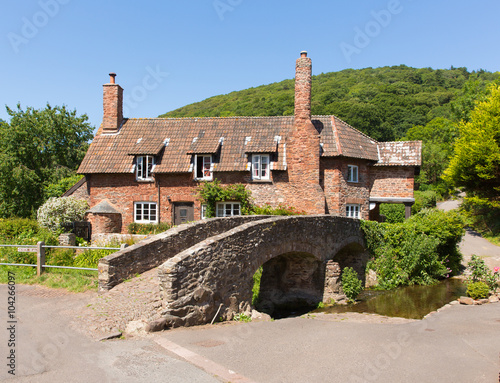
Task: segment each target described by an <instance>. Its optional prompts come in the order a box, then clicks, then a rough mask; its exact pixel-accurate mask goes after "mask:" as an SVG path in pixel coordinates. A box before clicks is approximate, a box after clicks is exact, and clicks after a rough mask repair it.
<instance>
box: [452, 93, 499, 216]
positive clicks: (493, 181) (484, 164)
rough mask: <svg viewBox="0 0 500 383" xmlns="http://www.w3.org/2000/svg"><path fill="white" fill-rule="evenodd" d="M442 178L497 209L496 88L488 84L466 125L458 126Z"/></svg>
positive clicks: (497, 133) (497, 106)
mask: <svg viewBox="0 0 500 383" xmlns="http://www.w3.org/2000/svg"><path fill="white" fill-rule="evenodd" d="M445 178H446V179H447V180H449V181H450V182H452V183H453V185H455V186H457V187H463V188H464V189H465V190H466V191H467V192H468V194H469V195H472V196H476V197H479V198H484V199H487V200H489V201H490V202H494V203H498V205H499V207H500V85H491V86H490V88H489V95H488V97H487V98H486V99H485V100H484V101H479V102H478V103H477V104H476V107H475V109H474V110H472V112H471V113H470V119H469V121H468V122H462V123H461V124H460V125H459V138H458V139H457V141H456V143H455V152H454V155H453V157H452V158H451V160H450V165H449V167H448V168H447V169H446V171H445Z"/></svg>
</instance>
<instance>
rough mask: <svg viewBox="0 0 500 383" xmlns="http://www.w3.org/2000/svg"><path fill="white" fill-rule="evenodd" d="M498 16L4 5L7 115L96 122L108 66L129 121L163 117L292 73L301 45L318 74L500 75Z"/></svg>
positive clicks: (229, 4) (349, 7) (0, 110)
mask: <svg viewBox="0 0 500 383" xmlns="http://www.w3.org/2000/svg"><path fill="white" fill-rule="evenodd" d="M499 14H500V2H499V1H498V0H483V1H474V2H473V1H470V0H469V1H463V0H454V1H451V0H445V1H435V0H434V1H430V0H390V1H378V0H373V1H368V0H354V1H340V0H330V1H325V0H310V1H308V2H306V1H298V0H277V1H269V0H265V1H264V0H215V1H214V0H192V1H186V0H184V1H180V0H176V1H171V0H167V1H150V0H144V1H140V2H139V1H131V0H122V1H115V0H110V1H103V0H100V1H97V0H85V1H84V0H40V1H33V0H23V1H2V4H1V13H0V52H1V56H0V57H1V59H0V96H1V97H0V118H2V119H8V115H7V113H6V112H5V107H4V105H9V106H11V107H15V105H16V104H17V103H18V102H20V103H21V105H22V107H23V108H26V107H27V106H33V107H36V108H44V107H45V104H46V103H47V102H49V103H50V104H51V105H62V104H64V105H66V106H68V107H69V108H70V109H76V110H77V112H78V114H83V113H86V114H87V115H88V116H89V118H90V123H91V124H92V125H94V126H95V127H98V125H99V124H100V122H101V119H102V84H104V83H107V82H108V80H109V76H108V73H109V72H116V73H117V75H118V76H117V78H116V79H117V82H118V83H119V84H120V85H121V86H122V87H123V88H124V90H125V95H126V96H128V97H129V100H128V101H127V105H126V107H127V109H126V115H125V117H156V116H158V115H159V114H161V113H165V112H168V111H170V110H173V109H176V108H178V107H181V106H183V105H186V104H190V103H193V102H196V101H201V100H203V99H205V98H207V97H211V96H214V95H218V94H225V93H229V92H231V91H235V90H241V89H245V88H249V87H254V86H259V85H262V84H269V83H272V82H277V81H281V80H283V79H287V78H293V76H294V66H295V59H296V58H297V57H299V53H300V51H301V50H307V51H308V52H309V57H311V58H312V60H313V73H314V74H319V73H322V72H331V71H339V70H342V69H346V68H365V67H380V66H386V65H399V64H405V65H408V66H413V67H419V68H421V67H432V68H450V66H452V65H453V66H455V67H462V66H464V67H467V68H468V69H469V70H474V69H481V68H482V69H486V70H488V71H494V72H495V71H499V70H500V50H499V49H498V47H499V40H498V38H499V36H500V22H499V21H498V15H499ZM151 73H153V75H152V74H151ZM313 92H314V89H313Z"/></svg>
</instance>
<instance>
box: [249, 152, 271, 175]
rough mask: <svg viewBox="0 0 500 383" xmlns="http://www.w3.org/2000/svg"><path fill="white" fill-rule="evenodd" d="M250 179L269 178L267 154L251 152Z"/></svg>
mask: <svg viewBox="0 0 500 383" xmlns="http://www.w3.org/2000/svg"><path fill="white" fill-rule="evenodd" d="M252 179H254V180H268V179H269V154H252Z"/></svg>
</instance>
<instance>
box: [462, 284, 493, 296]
mask: <svg viewBox="0 0 500 383" xmlns="http://www.w3.org/2000/svg"><path fill="white" fill-rule="evenodd" d="M489 294H490V288H489V287H488V285H487V284H486V283H484V282H472V283H469V284H468V286H467V296H469V297H471V298H472V299H484V298H488V295H489Z"/></svg>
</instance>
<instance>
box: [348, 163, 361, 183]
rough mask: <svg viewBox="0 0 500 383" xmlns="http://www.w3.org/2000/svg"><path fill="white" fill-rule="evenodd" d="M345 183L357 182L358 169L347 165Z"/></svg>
mask: <svg viewBox="0 0 500 383" xmlns="http://www.w3.org/2000/svg"><path fill="white" fill-rule="evenodd" d="M347 182H358V167H357V166H356V165H347Z"/></svg>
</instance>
